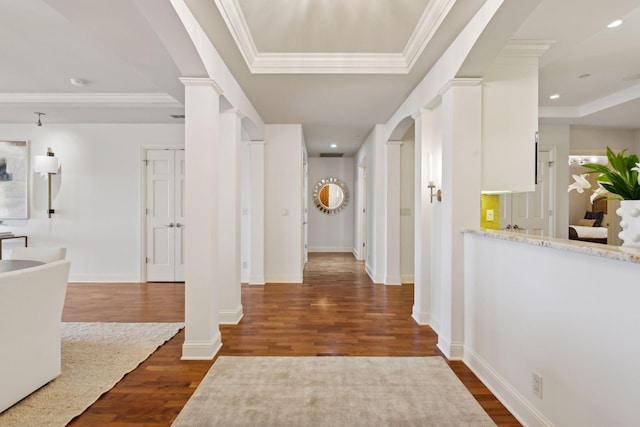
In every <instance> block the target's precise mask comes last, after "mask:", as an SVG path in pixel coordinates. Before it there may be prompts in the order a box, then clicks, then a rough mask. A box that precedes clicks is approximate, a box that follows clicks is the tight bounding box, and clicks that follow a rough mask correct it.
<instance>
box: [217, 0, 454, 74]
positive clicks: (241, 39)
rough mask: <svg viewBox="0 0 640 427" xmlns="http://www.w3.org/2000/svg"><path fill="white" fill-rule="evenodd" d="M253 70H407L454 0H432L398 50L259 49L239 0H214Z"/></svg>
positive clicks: (307, 71) (283, 72)
mask: <svg viewBox="0 0 640 427" xmlns="http://www.w3.org/2000/svg"><path fill="white" fill-rule="evenodd" d="M214 1H215V4H216V6H217V7H218V10H219V11H220V14H221V15H222V18H223V19H224V22H225V24H226V25H227V28H228V29H229V32H230V33H231V35H232V36H233V40H234V41H235V42H236V45H237V46H238V49H239V50H240V53H241V54H242V57H243V58H244V61H245V63H246V64H247V67H249V70H250V71H251V73H252V74H293V73H295V74H320V73H321V74H408V73H409V72H410V71H411V69H412V68H413V66H414V65H415V63H416V62H417V60H418V58H419V57H420V55H422V53H423V52H424V50H425V49H426V47H427V45H428V44H429V42H430V41H431V39H432V38H433V36H434V35H435V34H436V32H437V30H438V29H439V28H440V26H441V25H442V22H443V21H444V19H445V18H446V17H447V15H448V14H449V12H450V11H451V8H452V7H453V5H454V3H455V2H456V0H431V1H430V2H428V4H427V7H426V8H425V10H424V12H423V13H422V15H421V16H420V19H419V21H418V23H417V25H416V27H415V29H414V30H413V33H412V34H411V36H410V37H409V39H408V40H407V43H406V44H405V47H404V49H403V50H402V52H397V53H348V54H345V53H333V52H314V53H302V52H284V53H273V52H258V48H257V47H256V44H255V42H254V40H253V37H252V36H251V29H250V28H249V25H248V23H247V21H246V19H245V17H244V14H243V12H242V8H241V7H240V4H239V2H238V0H214Z"/></svg>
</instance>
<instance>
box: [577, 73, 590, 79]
mask: <svg viewBox="0 0 640 427" xmlns="http://www.w3.org/2000/svg"><path fill="white" fill-rule="evenodd" d="M587 77H591V74H589V73H584V74H580V75H579V76H578V78H579V79H586V78H587Z"/></svg>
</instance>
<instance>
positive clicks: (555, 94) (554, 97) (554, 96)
mask: <svg viewBox="0 0 640 427" xmlns="http://www.w3.org/2000/svg"><path fill="white" fill-rule="evenodd" d="M558 98H560V95H558V94H557V93H554V94H553V95H551V96H550V97H549V99H558Z"/></svg>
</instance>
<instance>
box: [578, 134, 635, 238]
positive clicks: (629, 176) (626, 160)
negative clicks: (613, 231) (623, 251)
mask: <svg viewBox="0 0 640 427" xmlns="http://www.w3.org/2000/svg"><path fill="white" fill-rule="evenodd" d="M626 151H627V150H622V151H621V152H619V153H617V154H616V153H614V152H613V151H612V150H611V149H610V148H609V147H607V159H608V161H609V164H608V165H601V164H598V163H586V164H584V165H582V166H583V167H585V168H586V169H589V172H587V173H584V174H582V175H573V178H574V180H575V182H574V183H573V184H571V185H570V186H569V191H571V190H576V191H577V192H578V193H582V192H583V191H584V190H592V191H593V194H592V195H591V202H592V203H593V200H594V199H595V198H596V197H598V196H606V197H608V198H611V199H617V200H620V208H619V209H618V210H617V211H616V213H617V214H618V215H619V216H620V217H622V221H621V222H620V226H621V227H622V230H623V231H622V232H621V233H620V234H619V237H620V238H621V239H623V240H624V244H623V246H633V247H640V161H639V160H638V156H637V155H635V154H629V155H626ZM588 174H598V176H597V177H596V178H595V181H596V183H597V184H598V187H597V188H595V189H594V188H592V187H591V183H590V182H589V181H588V180H587V175H588Z"/></svg>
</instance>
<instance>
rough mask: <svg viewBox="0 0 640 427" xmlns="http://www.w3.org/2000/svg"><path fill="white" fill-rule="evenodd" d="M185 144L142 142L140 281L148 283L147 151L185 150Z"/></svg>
mask: <svg viewBox="0 0 640 427" xmlns="http://www.w3.org/2000/svg"><path fill="white" fill-rule="evenodd" d="M184 149H185V147H184V144H142V145H141V146H140V197H139V200H140V258H139V260H138V261H139V264H140V282H141V283H147V265H146V264H147V151H149V150H184Z"/></svg>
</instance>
